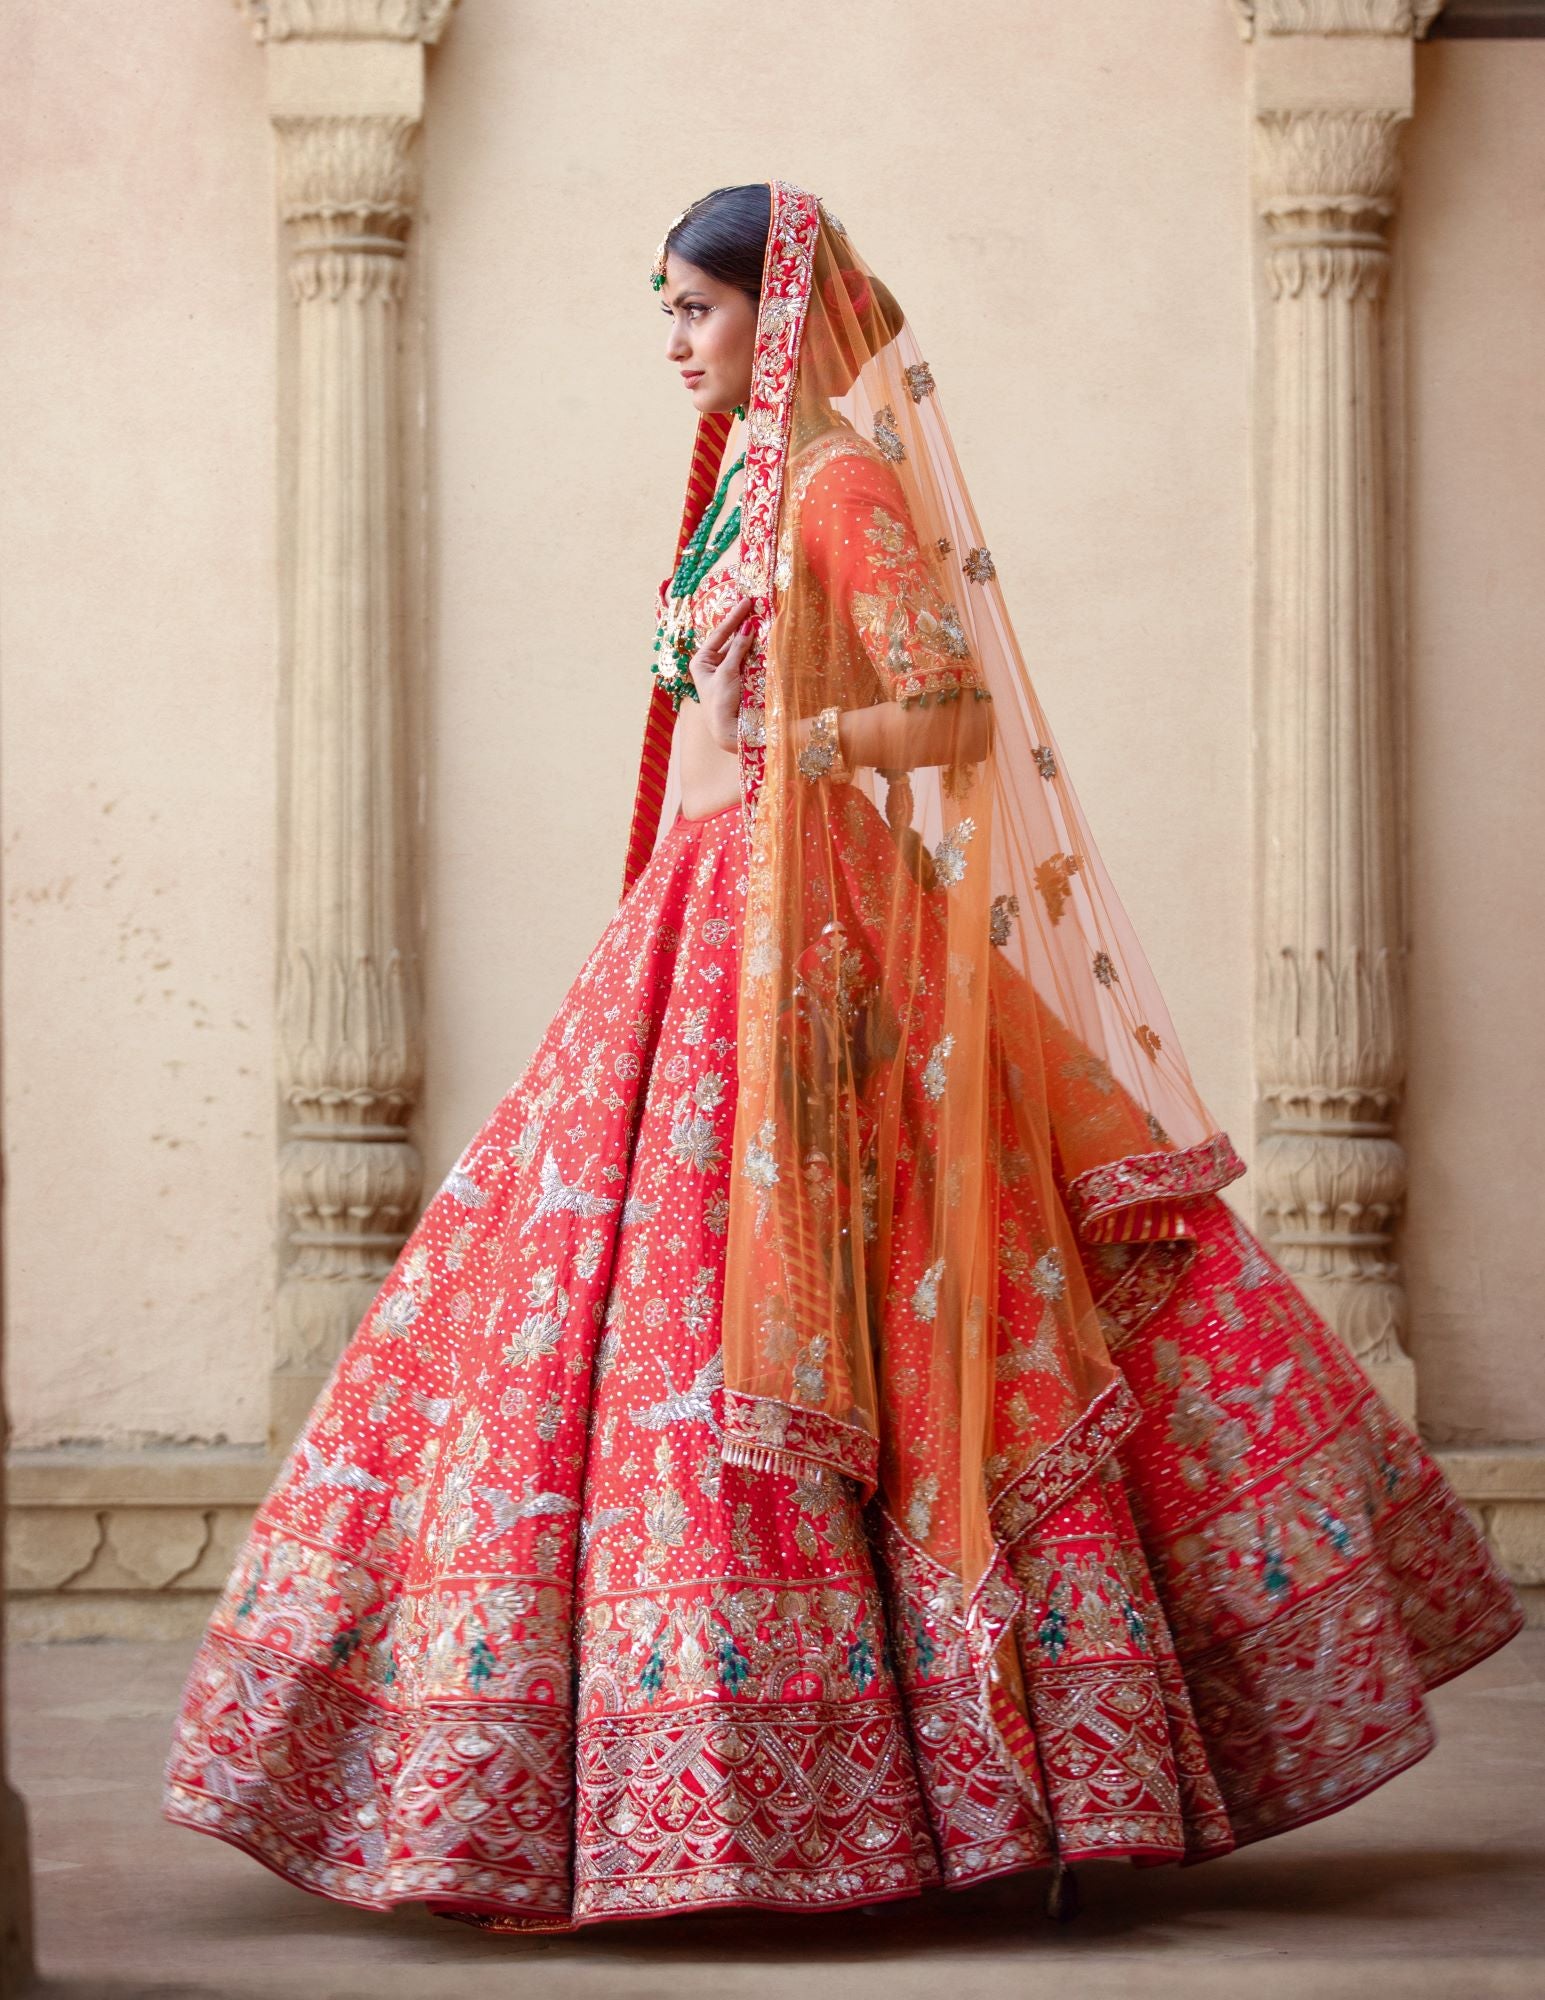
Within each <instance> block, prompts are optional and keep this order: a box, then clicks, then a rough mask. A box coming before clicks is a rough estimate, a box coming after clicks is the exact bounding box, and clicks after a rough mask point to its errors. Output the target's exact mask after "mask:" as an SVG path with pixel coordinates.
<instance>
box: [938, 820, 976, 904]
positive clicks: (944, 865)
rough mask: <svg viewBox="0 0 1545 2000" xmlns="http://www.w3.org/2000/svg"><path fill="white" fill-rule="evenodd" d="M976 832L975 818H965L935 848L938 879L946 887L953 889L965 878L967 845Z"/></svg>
mask: <svg viewBox="0 0 1545 2000" xmlns="http://www.w3.org/2000/svg"><path fill="white" fill-rule="evenodd" d="M975 832H976V821H975V820H974V819H963V820H961V821H960V823H959V824H958V825H957V826H954V827H952V828H951V829H950V831H949V832H948V833H947V834H945V836H944V838H943V839H942V840H941V841H940V842H939V844H938V846H937V847H935V848H934V850H933V865H934V868H935V869H936V870H937V872H938V879H939V881H940V883H941V884H942V885H943V887H945V888H946V889H953V888H954V886H955V884H956V883H957V882H961V881H963V880H964V879H965V873H966V846H967V843H968V842H969V841H970V839H971V836H972V835H973V834H974V833H975Z"/></svg>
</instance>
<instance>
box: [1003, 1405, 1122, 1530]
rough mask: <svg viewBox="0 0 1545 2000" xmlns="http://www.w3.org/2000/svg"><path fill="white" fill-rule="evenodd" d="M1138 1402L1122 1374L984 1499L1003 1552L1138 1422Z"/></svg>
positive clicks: (1064, 1497) (1077, 1484)
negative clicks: (1012, 1475) (1011, 1476)
mask: <svg viewBox="0 0 1545 2000" xmlns="http://www.w3.org/2000/svg"><path fill="white" fill-rule="evenodd" d="M1142 1417H1143V1410H1142V1405H1141V1404H1140V1403H1139V1402H1138V1400H1137V1397H1136V1396H1135V1395H1134V1394H1133V1393H1132V1389H1131V1387H1130V1385H1129V1384H1128V1382H1127V1379H1126V1377H1125V1376H1124V1375H1118V1376H1117V1378H1116V1380H1115V1381H1114V1382H1112V1383H1110V1384H1109V1385H1108V1387H1106V1388H1104V1389H1102V1390H1101V1391H1100V1393H1099V1395H1098V1396H1096V1397H1095V1399H1094V1401H1093V1402H1092V1403H1091V1404H1090V1405H1089V1407H1088V1409H1087V1410H1085V1411H1084V1412H1083V1413H1082V1415H1081V1416H1079V1417H1078V1419H1077V1420H1076V1421H1075V1422H1074V1423H1073V1424H1072V1425H1071V1426H1070V1427H1069V1428H1068V1429H1067V1430H1066V1431H1064V1432H1063V1434H1062V1436H1061V1437H1060V1438H1058V1440H1057V1442H1056V1443H1055V1444H1053V1445H1048V1446H1047V1448H1046V1450H1045V1451H1042V1452H1038V1453H1037V1454H1036V1456H1035V1457H1034V1458H1033V1459H1032V1460H1031V1461H1030V1463H1029V1464H1028V1465H1027V1466H1026V1467H1025V1469H1024V1470H1023V1472H1020V1473H1018V1474H1016V1476H1015V1477H1014V1478H1013V1479H1011V1480H1010V1481H1009V1483H1008V1485H1007V1486H1005V1487H1004V1488H1003V1489H1002V1490H1001V1492H999V1493H996V1494H995V1495H994V1496H993V1498H992V1500H991V1501H990V1502H989V1506H988V1513H989V1515H990V1517H991V1520H992V1530H993V1534H994V1536H995V1537H996V1539H997V1540H998V1542H999V1544H1000V1545H1001V1547H1002V1548H1003V1550H1004V1551H1005V1553H1006V1552H1007V1551H1008V1550H1010V1549H1011V1548H1012V1547H1013V1545H1014V1544H1015V1542H1017V1541H1018V1540H1019V1539H1020V1537H1021V1536H1022V1535H1025V1534H1028V1533H1029V1531H1030V1530H1031V1529H1032V1528H1033V1527H1034V1526H1035V1524H1036V1522H1037V1521H1040V1520H1043V1519H1044V1518H1045V1516H1046V1515H1047V1514H1049V1513H1050V1512H1051V1510H1052V1509H1053V1508H1054V1507H1059V1506H1061V1505H1062V1503H1063V1502H1064V1501H1065V1500H1067V1499H1069V1498H1070V1497H1071V1495H1072V1494H1073V1493H1074V1492H1076V1491H1077V1489H1078V1488H1079V1487H1080V1486H1082V1485H1083V1483H1084V1481H1085V1480H1086V1479H1087V1478H1088V1477H1089V1475H1090V1474H1091V1473H1092V1472H1094V1471H1096V1470H1097V1469H1098V1468H1099V1467H1100V1466H1101V1465H1102V1464H1103V1463H1104V1462H1105V1460H1106V1459H1107V1458H1109V1457H1110V1455H1111V1453H1112V1452H1113V1451H1114V1450H1115V1449H1116V1447H1117V1445H1119V1444H1120V1443H1121V1442H1122V1440H1123V1439H1124V1438H1127V1437H1130V1436H1131V1434H1132V1432H1133V1431H1135V1430H1136V1429H1137V1426H1138V1425H1139V1424H1140V1423H1141V1422H1142Z"/></svg>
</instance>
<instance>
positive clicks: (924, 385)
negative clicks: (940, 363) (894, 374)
mask: <svg viewBox="0 0 1545 2000" xmlns="http://www.w3.org/2000/svg"><path fill="white" fill-rule="evenodd" d="M902 373H903V374H904V375H905V376H906V381H907V394H908V395H909V396H910V397H911V398H912V400H913V402H914V403H920V402H921V401H922V400H923V398H924V397H925V396H931V395H932V394H933V389H934V382H933V370H932V369H931V368H930V367H929V366H928V363H927V362H926V361H914V362H913V363H912V364H911V366H910V367H908V368H905V369H903V371H902Z"/></svg>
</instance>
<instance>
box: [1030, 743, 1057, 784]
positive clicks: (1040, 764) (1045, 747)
mask: <svg viewBox="0 0 1545 2000" xmlns="http://www.w3.org/2000/svg"><path fill="white" fill-rule="evenodd" d="M1035 768H1036V769H1037V770H1038V771H1039V772H1040V774H1041V776H1042V777H1043V778H1047V779H1050V778H1055V777H1056V775H1057V753H1056V751H1055V750H1053V749H1052V747H1051V745H1050V744H1049V743H1037V744H1036V746H1035Z"/></svg>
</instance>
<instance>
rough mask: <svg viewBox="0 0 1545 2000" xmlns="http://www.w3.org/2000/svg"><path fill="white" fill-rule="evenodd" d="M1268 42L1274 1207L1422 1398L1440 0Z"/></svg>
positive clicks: (1288, 1253) (1286, 13)
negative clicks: (1418, 136) (1410, 527)
mask: <svg viewBox="0 0 1545 2000" xmlns="http://www.w3.org/2000/svg"><path fill="white" fill-rule="evenodd" d="M1236 8H1237V10H1238V11H1239V12H1240V14H1241V16H1242V18H1243V20H1244V23H1245V26H1246V31H1247V32H1254V33H1256V34H1257V35H1258V38H1259V39H1258V40H1257V46H1256V52H1255V56H1254V59H1253V65H1252V66H1253V97H1254V117H1255V197H1256V202H1257V206H1258V210H1259V215H1260V251H1261V257H1262V260H1263V270H1262V278H1263V281H1264V284H1263V291H1264V301H1265V303H1264V305H1263V311H1262V315H1261V323H1260V340H1259V352H1258V377H1257V415H1258V418H1259V420H1260V422H1261V425H1262V428H1263V432H1264V439H1263V443H1264V449H1263V457H1262V462H1261V482H1260V495H1261V513H1262V520H1261V539H1260V543H1259V558H1260V573H1261V589H1260V590H1259V592H1258V597H1257V623H1256V640H1255V652H1256V669H1257V677H1258V678H1257V696H1258V713H1259V718H1260V723H1259V728H1258V731H1257V750H1256V757H1257V799H1258V812H1259V818H1258V828H1257V837H1258V862H1259V866H1258V897H1257V910H1258V924H1259V933H1258V934H1259V941H1260V947H1261V958H1260V972H1259V983H1258V988H1257V1008H1256V1041H1255V1060H1256V1075H1257V1084H1258V1090H1259V1095H1260V1097H1261V1099H1262V1101H1263V1105H1264V1107H1265V1110H1266V1114H1267V1117H1268V1119H1269V1124H1268V1125H1267V1128H1266V1130H1265V1132H1264V1133H1263V1136H1262V1139H1261V1142H1260V1145H1259V1147H1258V1150H1257V1168H1256V1172H1257V1187H1258V1196H1257V1199H1258V1202H1259V1205H1260V1212H1259V1222H1260V1225H1261V1227H1262V1229H1263V1232H1264V1234H1265V1235H1266V1236H1267V1237H1268V1238H1269V1239H1270V1241H1271V1242H1272V1245H1273V1248H1274V1249H1275V1251H1276V1252H1277V1254H1278V1256H1279V1257H1280V1258H1281V1259H1282V1261H1283V1263H1284V1264H1285V1265H1286V1267H1287V1268H1288V1269H1289V1270H1290V1271H1292V1273H1293V1274H1294V1277H1295V1278H1296V1280H1297V1281H1298V1283H1299V1284H1300V1285H1301V1286H1302V1287H1303V1289H1304V1291H1305V1292H1306V1293H1307V1295H1308V1296H1309V1298H1310V1299H1311V1301H1312V1303H1313V1304H1314V1306H1315V1307H1316V1309H1317V1310H1318V1311H1319V1312H1320V1313H1321V1314H1322V1315H1323V1316H1324V1317H1325V1319H1326V1320H1328V1321H1329V1323H1330V1324H1331V1325H1332V1326H1333V1327H1335V1329H1336V1330H1337V1332H1338V1333H1339V1334H1340V1335H1341V1337H1342V1338H1343V1339H1344V1340H1345V1341H1346V1343H1347V1345H1348V1346H1349V1347H1350V1348H1351V1350H1352V1352H1353V1353H1354V1354H1355V1355H1356V1356H1357V1358H1358V1360H1359V1361H1360V1362H1361V1363H1362V1364H1363V1366H1364V1367H1365V1368H1366V1369H1367V1370H1368V1372H1369V1374H1370V1375H1371V1376H1372V1377H1373V1378H1374V1380H1375V1381H1376V1382H1377V1384H1378V1385H1379V1387H1380V1389H1381V1390H1382V1391H1383V1392H1384V1394H1385V1396H1386V1397H1387V1398H1388V1400H1389V1401H1390V1402H1391V1403H1393V1404H1394V1406H1395V1407H1396V1408H1397V1409H1398V1410H1400V1411H1401V1412H1402V1413H1403V1414H1404V1415H1406V1416H1408V1417H1411V1416H1414V1414H1415V1404H1416V1383H1415V1375H1414V1372H1413V1369H1412V1365H1411V1361H1410V1357H1409V1356H1408V1355H1407V1353H1406V1351H1405V1347H1404V1344H1403V1336H1404V1330H1405V1293H1404V1289H1403V1287H1402V1284H1401V1280H1400V1274H1399V1267H1398V1265H1397V1263H1396V1260H1395V1254H1394V1248H1393V1238H1394V1231H1395V1227H1396V1224H1397V1222H1398V1220H1399V1216H1400V1209H1401V1203H1402V1199H1403V1197H1404V1193H1405V1183H1406V1165H1405V1156H1404V1153H1403V1152H1402V1150H1401V1147H1400V1145H1399V1143H1398V1141H1397V1139H1396V1138H1395V1136H1394V1122H1395V1115H1396V1111H1397V1108H1398V1105H1399V1101H1400V1092H1401V1085H1402V1080H1403V1075H1404V1065H1405V1040H1406V1029H1405V1018H1406V1017H1405V991H1404V982H1405V966H1404V960H1405V927H1404V914H1403V908H1402V904H1403V897H1402V888H1401V864H1402V837H1401V812H1402V799H1401V786H1402V769H1401V755H1400V748H1399V745H1400V739H1401V704H1400V699H1399V695H1400V688H1399V667H1400V662H1399V660H1398V658H1397V633H1398V629H1399V628H1398V621H1397V620H1396V618H1395V615H1394V613H1395V609H1396V606H1395V602H1394V597H1393V590H1394V582H1393V579H1394V578H1396V577H1398V575H1399V574H1400V573H1401V570H1400V563H1399V561H1398V558H1399V556H1400V555H1401V554H1402V553H1403V552H1402V551H1400V550H1398V549H1396V548H1394V547H1393V546H1392V539H1391V538H1392V536H1393V535H1394V534H1395V533H1396V532H1397V526H1396V523H1395V522H1394V520H1393V518H1392V511H1391V506H1390V493H1389V481H1388V446H1387V438H1386V415H1385V404H1386V381H1385V367H1384V342H1385V329H1384V302H1385V293H1386V276H1387V272H1388V267H1389V242H1388V230H1389V224H1390V220H1391V217H1392V216H1393V214H1394V212H1395V207H1396V201H1397V194H1398V185H1399V161H1398V143H1399V135H1400V128H1401V125H1402V123H1403V122H1404V120H1405V119H1407V118H1408V117H1409V116H1410V115H1411V109H1412V97H1411V88H1412V56H1411V38H1412V34H1413V32H1420V31H1421V30H1423V29H1425V27H1426V25H1427V23H1428V22H1429V21H1430V20H1431V18H1432V16H1433V15H1435V14H1436V13H1437V11H1438V5H1437V4H1430V5H1427V6H1423V7H1416V8H1412V7H1411V6H1408V5H1404V4H1401V3H1400V0H1253V4H1241V0H1236Z"/></svg>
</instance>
